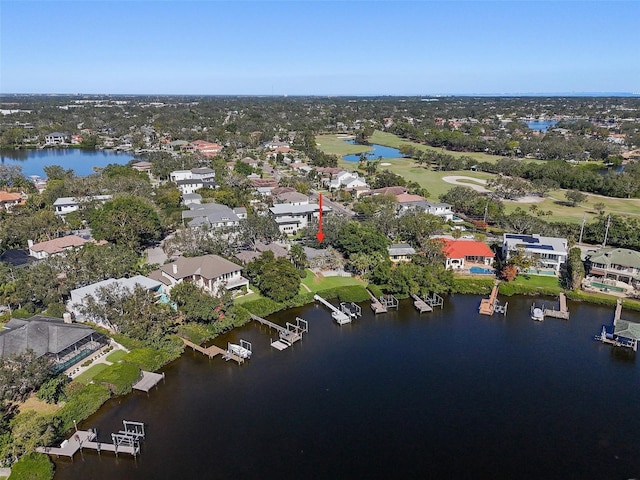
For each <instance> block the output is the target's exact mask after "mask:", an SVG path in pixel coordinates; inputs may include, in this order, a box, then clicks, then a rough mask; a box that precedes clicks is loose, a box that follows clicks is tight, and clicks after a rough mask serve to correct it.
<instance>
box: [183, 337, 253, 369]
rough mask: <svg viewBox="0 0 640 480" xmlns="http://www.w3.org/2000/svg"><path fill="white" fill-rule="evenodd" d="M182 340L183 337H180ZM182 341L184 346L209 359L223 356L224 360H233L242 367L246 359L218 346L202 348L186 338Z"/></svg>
mask: <svg viewBox="0 0 640 480" xmlns="http://www.w3.org/2000/svg"><path fill="white" fill-rule="evenodd" d="M180 338H182V337H180ZM182 341H183V342H184V344H185V345H186V346H187V347H191V348H192V349H193V350H194V351H196V352H200V353H202V354H203V355H206V356H207V357H209V358H213V357H215V356H216V355H222V358H224V359H225V360H233V361H235V362H237V363H238V365H240V364H241V363H244V358H242V357H239V356H237V355H234V354H233V353H231V352H227V351H226V350H224V349H222V348H220V347H218V346H216V345H211V346H210V347H206V348H205V347H201V346H200V345H196V344H195V343H193V342H190V341H189V340H187V339H186V338H182Z"/></svg>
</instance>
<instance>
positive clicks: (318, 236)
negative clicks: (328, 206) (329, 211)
mask: <svg viewBox="0 0 640 480" xmlns="http://www.w3.org/2000/svg"><path fill="white" fill-rule="evenodd" d="M318 197H319V200H318V204H319V205H320V216H319V217H318V233H316V238H317V239H318V242H320V243H322V240H323V239H324V233H322V194H321V193H320V194H319V195H318Z"/></svg>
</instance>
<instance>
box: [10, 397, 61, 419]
mask: <svg viewBox="0 0 640 480" xmlns="http://www.w3.org/2000/svg"><path fill="white" fill-rule="evenodd" d="M61 408H62V405H59V404H55V403H47V402H44V401H42V400H40V399H39V398H38V397H36V396H35V394H31V396H30V397H29V398H27V399H26V400H25V401H24V402H22V403H21V404H20V411H21V412H26V411H29V410H33V411H35V412H38V413H42V414H45V415H48V414H51V413H55V412H57V411H58V410H60V409H61Z"/></svg>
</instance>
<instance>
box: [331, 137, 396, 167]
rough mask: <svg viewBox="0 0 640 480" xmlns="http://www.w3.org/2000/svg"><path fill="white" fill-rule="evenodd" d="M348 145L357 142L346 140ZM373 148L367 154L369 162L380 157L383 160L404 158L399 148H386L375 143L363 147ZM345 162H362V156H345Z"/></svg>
mask: <svg viewBox="0 0 640 480" xmlns="http://www.w3.org/2000/svg"><path fill="white" fill-rule="evenodd" d="M346 143H350V144H352V145H355V144H356V142H355V141H353V140H346ZM364 146H366V147H371V148H370V150H369V151H367V152H366V154H367V158H368V160H377V159H378V157H382V158H402V157H403V155H402V154H401V153H400V150H398V149H397V148H391V147H385V146H384V145H377V144H375V143H372V144H369V145H363V147H364ZM342 159H343V160H344V161H345V162H358V161H360V154H359V153H358V154H351V155H345V156H343V157H342Z"/></svg>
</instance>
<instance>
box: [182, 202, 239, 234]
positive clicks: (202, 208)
mask: <svg viewBox="0 0 640 480" xmlns="http://www.w3.org/2000/svg"><path fill="white" fill-rule="evenodd" d="M188 207H189V210H185V211H183V212H182V221H183V222H185V223H187V224H188V225H189V226H190V227H195V226H197V225H202V224H208V225H211V226H212V227H213V228H223V227H237V226H238V225H240V222H241V221H242V220H245V219H246V218H247V209H246V208H244V207H236V208H229V207H227V206H226V205H221V204H219V203H202V204H198V203H191V204H189V205H188Z"/></svg>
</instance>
